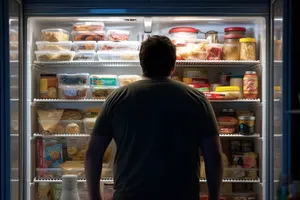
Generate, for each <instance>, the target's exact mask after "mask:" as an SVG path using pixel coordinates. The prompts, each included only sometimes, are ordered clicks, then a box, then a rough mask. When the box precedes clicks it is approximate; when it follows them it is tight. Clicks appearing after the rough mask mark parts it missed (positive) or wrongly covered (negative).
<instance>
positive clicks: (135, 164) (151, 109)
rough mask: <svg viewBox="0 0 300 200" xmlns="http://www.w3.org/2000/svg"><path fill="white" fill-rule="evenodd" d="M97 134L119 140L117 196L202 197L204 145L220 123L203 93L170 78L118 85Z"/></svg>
mask: <svg viewBox="0 0 300 200" xmlns="http://www.w3.org/2000/svg"><path fill="white" fill-rule="evenodd" d="M93 134H100V135H108V136H111V137H112V138H113V139H114V140H115V142H116V145H117V152H116V157H115V165H114V182H115V190H116V191H115V195H114V199H115V200H146V199H147V200H148V199H149V200H150V199H151V200H154V199H155V200H158V199H159V200H160V199H164V200H196V199H197V200H199V144H200V141H201V140H203V139H204V138H206V137H208V136H214V135H217V134H218V127H217V124H216V120H215V115H214V112H213V109H212V107H211V105H210V103H209V101H208V100H207V99H206V98H205V95H204V94H203V93H201V92H199V91H197V90H195V89H193V88H191V87H189V86H186V85H184V84H182V83H180V82H177V81H173V80H170V79H167V78H165V79H159V80H141V81H138V82H135V83H133V84H130V85H127V86H125V87H122V88H119V89H118V90H116V91H115V92H114V93H113V94H111V95H110V96H109V97H108V99H107V101H106V103H105V104H104V105H103V107H102V111H101V114H100V115H99V117H98V119H97V121H96V124H95V128H94V131H93Z"/></svg>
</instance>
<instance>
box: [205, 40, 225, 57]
mask: <svg viewBox="0 0 300 200" xmlns="http://www.w3.org/2000/svg"><path fill="white" fill-rule="evenodd" d="M222 52H223V44H219V43H210V44H208V48H207V58H206V59H207V60H222Z"/></svg>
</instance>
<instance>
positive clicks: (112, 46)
mask: <svg viewBox="0 0 300 200" xmlns="http://www.w3.org/2000/svg"><path fill="white" fill-rule="evenodd" d="M139 47H140V42H136V41H123V42H112V41H99V42H98V49H99V51H112V50H113V51H137V50H139Z"/></svg>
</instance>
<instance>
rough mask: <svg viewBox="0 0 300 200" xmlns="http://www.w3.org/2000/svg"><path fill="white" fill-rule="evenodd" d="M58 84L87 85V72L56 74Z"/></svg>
mask: <svg viewBox="0 0 300 200" xmlns="http://www.w3.org/2000/svg"><path fill="white" fill-rule="evenodd" d="M57 78H58V83H59V85H88V84H89V82H88V79H89V74H88V73H77V74H66V73H63V74H57Z"/></svg>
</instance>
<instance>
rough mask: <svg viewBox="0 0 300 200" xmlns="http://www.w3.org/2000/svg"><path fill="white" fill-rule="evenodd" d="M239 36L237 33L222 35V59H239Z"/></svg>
mask: <svg viewBox="0 0 300 200" xmlns="http://www.w3.org/2000/svg"><path fill="white" fill-rule="evenodd" d="M240 38H241V35H238V34H230V35H225V36H224V46H223V60H240V42H239V40H240Z"/></svg>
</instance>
